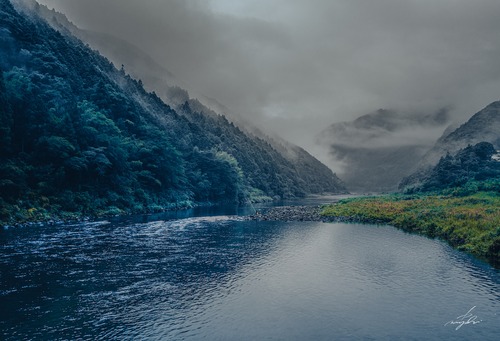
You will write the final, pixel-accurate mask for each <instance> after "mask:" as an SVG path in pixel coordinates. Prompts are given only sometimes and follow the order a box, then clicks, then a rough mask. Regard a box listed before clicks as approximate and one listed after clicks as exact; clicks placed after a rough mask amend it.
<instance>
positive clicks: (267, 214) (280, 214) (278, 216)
mask: <svg viewBox="0 0 500 341" xmlns="http://www.w3.org/2000/svg"><path fill="white" fill-rule="evenodd" d="M322 211H323V206H322V205H320V206H280V207H273V208H269V209H262V210H258V211H257V212H255V214H252V215H249V216H247V217H246V219H247V220H257V221H321V222H339V223H369V224H378V223H381V222H380V221H377V220H374V219H373V220H369V219H360V218H358V217H331V216H324V215H322V214H321V212H322ZM367 220H369V221H367Z"/></svg>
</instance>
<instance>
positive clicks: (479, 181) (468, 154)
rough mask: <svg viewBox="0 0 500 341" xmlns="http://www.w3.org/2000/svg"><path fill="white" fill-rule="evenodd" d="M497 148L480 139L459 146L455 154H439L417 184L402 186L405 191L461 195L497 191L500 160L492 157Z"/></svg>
mask: <svg viewBox="0 0 500 341" xmlns="http://www.w3.org/2000/svg"><path fill="white" fill-rule="evenodd" d="M496 153H497V152H496V150H495V148H494V147H493V145H492V144H491V143H489V142H479V143H477V144H475V145H473V146H472V145H469V146H467V147H466V148H463V149H460V150H459V151H458V152H457V153H456V154H455V155H451V154H450V153H448V154H446V155H445V156H443V157H441V159H440V160H439V162H438V164H437V165H435V166H434V167H433V168H431V169H430V170H429V171H428V172H427V173H426V175H425V176H423V178H422V179H421V180H420V182H419V183H417V184H415V183H414V182H413V181H411V180H412V179H409V180H408V179H405V180H403V182H402V184H403V185H404V184H405V183H410V182H413V185H411V186H407V187H403V189H404V190H405V191H406V192H407V193H415V192H430V191H437V192H439V191H446V190H453V191H455V192H456V193H455V194H458V193H461V194H463V195H465V194H470V193H475V192H477V191H478V190H488V191H490V190H491V191H497V192H500V161H499V160H497V159H496V158H493V156H494V155H495V154H496Z"/></svg>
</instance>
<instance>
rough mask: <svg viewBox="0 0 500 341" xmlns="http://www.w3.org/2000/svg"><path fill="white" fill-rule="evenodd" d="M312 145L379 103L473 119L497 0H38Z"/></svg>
mask: <svg viewBox="0 0 500 341" xmlns="http://www.w3.org/2000/svg"><path fill="white" fill-rule="evenodd" d="M39 2H41V3H44V4H46V5H48V6H49V7H54V8H55V9H56V10H58V11H60V12H63V13H65V14H66V15H67V16H68V18H69V19H70V20H71V21H73V22H74V23H75V24H76V25H77V26H79V27H81V28H86V29H92V30H95V31H101V32H107V33H110V34H112V35H115V36H117V37H120V38H123V39H126V40H128V41H130V42H132V43H133V44H135V45H137V46H138V47H140V48H141V49H143V50H144V51H146V52H147V53H149V54H150V55H151V56H152V57H153V58H154V59H156V60H157V61H158V62H159V63H160V64H162V65H163V66H165V67H166V68H167V69H168V70H169V71H171V72H172V73H173V74H174V75H175V76H176V77H177V78H179V79H180V80H182V81H183V82H184V83H185V84H188V85H189V86H190V87H192V88H193V89H195V90H196V91H197V92H199V93H202V94H204V95H206V96H208V97H213V98H215V99H217V100H218V101H220V102H221V103H223V104H225V105H226V106H227V107H229V108H230V109H231V110H233V111H234V113H236V114H238V115H241V116H244V117H245V118H246V119H247V120H250V121H254V122H255V123H257V125H261V126H265V127H267V128H268V129H271V130H274V131H276V132H278V133H279V134H280V135H281V136H282V137H284V138H286V139H288V140H290V141H292V142H295V143H297V144H299V145H302V146H304V147H306V148H308V149H309V150H312V151H314V148H313V145H314V140H315V136H316V135H317V134H318V133H319V132H320V131H321V130H322V129H324V128H326V126H328V125H329V124H331V123H334V122H339V121H345V120H351V119H354V118H356V117H358V116H361V115H363V114H367V113H369V112H372V111H374V110H376V109H379V108H387V109H401V110H404V111H413V112H422V113H430V112H435V111H437V110H439V109H440V108H444V107H447V108H451V111H450V114H451V116H452V117H454V118H455V119H456V120H465V119H466V118H468V117H469V116H471V115H472V114H473V113H475V112H476V111H478V110H480V109H481V108H483V107H484V106H486V105H487V104H489V103H490V102H492V101H494V100H497V99H499V97H500V96H499V90H500V19H499V15H500V1H499V0H473V1H472V0H119V1H117V0H39Z"/></svg>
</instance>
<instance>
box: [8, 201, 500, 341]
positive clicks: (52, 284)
mask: <svg viewBox="0 0 500 341" xmlns="http://www.w3.org/2000/svg"><path fill="white" fill-rule="evenodd" d="M237 213H242V212H236V211H234V210H222V211H217V212H215V211H199V212H181V213H177V216H173V215H172V214H170V215H157V216H153V217H151V216H150V217H135V218H123V219H115V220H110V221H101V222H93V223H82V224H74V225H61V226H49V227H43V228H42V227H25V228H16V229H9V230H4V231H0V270H1V273H0V339H2V340H42V339H43V340H96V339H98V340H107V339H112V340H137V339H145V340H381V339H384V340H389V339H395V340H399V339H401V340H448V339H453V340H497V339H498V335H499V334H500V274H499V271H498V270H495V269H493V268H492V267H490V266H488V265H487V264H485V263H483V262H481V261H478V260H475V259H473V258H471V257H469V256H467V255H465V254H463V253H460V252H457V251H455V250H453V249H451V248H450V247H449V246H448V245H446V244H445V243H442V242H439V241H437V240H432V239H428V238H425V237H421V236H416V235H411V234H407V233H404V232H402V231H399V230H397V229H394V228H392V227H389V226H374V225H360V224H338V223H335V224H332V223H318V222H255V221H244V220H243V219H242V218H241V216H239V215H237ZM243 213H245V212H243ZM472 308H473V309H472ZM471 309H472V310H471ZM461 315H467V316H462V317H461ZM449 321H452V322H453V323H452V324H448V325H445V324H446V323H447V322H449ZM464 322H467V323H465V324H463V325H462V326H461V327H459V326H460V325H461V324H462V323H464ZM457 327H459V328H458V329H457Z"/></svg>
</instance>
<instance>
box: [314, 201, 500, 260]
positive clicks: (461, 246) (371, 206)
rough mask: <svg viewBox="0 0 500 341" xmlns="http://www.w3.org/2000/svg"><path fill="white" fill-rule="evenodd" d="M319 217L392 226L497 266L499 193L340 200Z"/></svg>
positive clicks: (324, 210) (499, 218)
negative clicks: (347, 218)
mask: <svg viewBox="0 0 500 341" xmlns="http://www.w3.org/2000/svg"><path fill="white" fill-rule="evenodd" d="M322 214H323V215H325V216H331V217H349V218H354V219H359V220H360V221H362V222H379V223H385V224H389V225H393V226H395V227H397V228H400V229H403V230H405V231H408V232H414V233H419V234H423V235H426V236H429V237H437V238H440V239H442V240H445V241H447V242H448V243H449V244H450V245H451V246H453V247H455V248H457V249H458V250H462V251H465V252H468V253H470V254H472V255H474V256H477V257H479V258H483V259H486V260H488V261H489V262H490V263H491V264H492V265H494V266H495V267H499V265H500V194H498V193H497V192H478V193H475V194H471V195H468V196H462V197H456V196H451V195H436V194H434V195H422V194H420V195H398V194H392V195H385V196H379V197H362V198H352V199H346V200H342V201H340V202H339V203H336V204H332V205H328V206H325V207H324V209H323V211H322Z"/></svg>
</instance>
